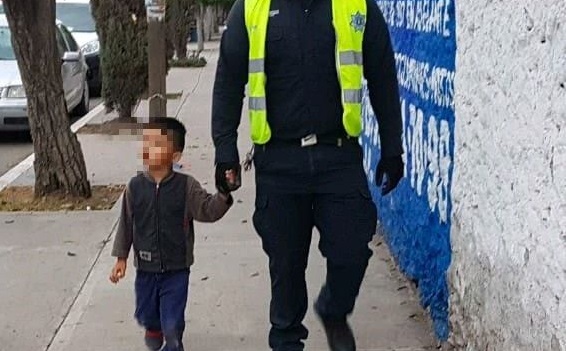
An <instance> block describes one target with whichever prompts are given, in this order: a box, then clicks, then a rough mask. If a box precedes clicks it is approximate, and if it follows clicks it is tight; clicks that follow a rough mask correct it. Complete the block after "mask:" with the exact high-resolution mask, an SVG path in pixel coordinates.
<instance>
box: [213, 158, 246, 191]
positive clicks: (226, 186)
mask: <svg viewBox="0 0 566 351" xmlns="http://www.w3.org/2000/svg"><path fill="white" fill-rule="evenodd" d="M241 170H242V167H241V166H240V164H239V163H218V164H217V165H216V173H215V178H216V189H218V191H219V192H221V193H222V194H229V193H231V192H232V191H236V190H238V189H239V188H240V186H242V172H241ZM227 171H232V172H234V177H235V178H234V182H228V179H226V172H227Z"/></svg>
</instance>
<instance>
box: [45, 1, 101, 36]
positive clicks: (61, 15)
mask: <svg viewBox="0 0 566 351" xmlns="http://www.w3.org/2000/svg"><path fill="white" fill-rule="evenodd" d="M55 12H56V16H57V19H59V20H60V21H61V22H63V23H64V24H65V25H66V26H67V27H69V28H70V30H71V31H73V32H95V31H96V26H95V23H94V18H92V14H91V12H90V5H89V4H88V3H84V4H74V3H65V2H57V3H55Z"/></svg>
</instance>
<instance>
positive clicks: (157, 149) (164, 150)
mask: <svg viewBox="0 0 566 351" xmlns="http://www.w3.org/2000/svg"><path fill="white" fill-rule="evenodd" d="M180 159H181V153H180V152H178V151H175V144H174V141H173V137H172V136H171V135H169V134H168V133H166V132H165V131H162V130H160V129H144V130H143V164H144V166H146V167H147V168H148V169H150V170H152V169H162V168H167V167H171V166H172V165H173V163H174V162H178V161H179V160H180Z"/></svg>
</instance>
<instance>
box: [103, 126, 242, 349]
mask: <svg viewBox="0 0 566 351" xmlns="http://www.w3.org/2000/svg"><path fill="white" fill-rule="evenodd" d="M185 134H186V130H185V127H184V126H183V124H182V123H181V122H179V121H178V120H176V119H173V118H165V117H163V118H154V119H151V120H150V121H149V123H148V124H147V125H146V126H144V129H143V163H144V167H145V172H144V173H143V174H139V175H138V176H136V177H134V178H132V179H131V180H130V182H129V183H128V186H127V187H126V190H125V191H124V196H123V203H122V213H121V216H120V222H119V225H118V231H117V233H116V238H115V239H114V247H113V250H112V256H114V257H117V261H116V264H115V266H114V268H113V269H112V273H111V275H110V281H111V282H113V283H118V281H120V279H122V278H124V276H125V274H126V261H127V258H128V254H129V251H130V248H131V246H132V244H133V247H134V250H133V252H134V264H135V266H136V268H137V272H136V280H135V296H136V311H135V317H136V319H137V321H138V322H139V324H140V325H141V326H143V327H144V328H145V343H146V345H147V347H148V348H149V349H150V350H160V349H161V347H162V346H163V343H164V341H165V347H164V349H163V350H167V351H182V350H183V343H182V338H183V332H184V329H185V307H186V304H187V295H188V284H189V268H190V266H191V264H192V263H193V245H194V227H193V220H197V221H201V222H214V221H217V220H219V219H220V218H221V217H222V216H224V214H225V213H226V212H227V211H228V209H229V208H230V206H231V205H232V203H233V200H232V197H231V196H230V195H229V194H221V193H218V194H216V195H211V194H208V193H207V192H206V191H205V190H204V189H203V188H202V187H201V185H200V184H199V182H198V181H196V180H195V179H194V178H192V177H191V176H188V175H184V174H181V173H176V172H174V171H173V164H174V163H176V162H178V161H179V159H180V158H181V154H182V152H183V149H184V146H185ZM226 178H227V181H233V176H232V175H231V174H226Z"/></svg>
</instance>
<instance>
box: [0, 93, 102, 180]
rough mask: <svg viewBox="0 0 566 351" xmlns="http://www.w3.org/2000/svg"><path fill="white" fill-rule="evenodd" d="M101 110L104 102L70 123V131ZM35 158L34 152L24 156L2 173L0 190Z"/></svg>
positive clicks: (20, 173)
mask: <svg viewBox="0 0 566 351" xmlns="http://www.w3.org/2000/svg"><path fill="white" fill-rule="evenodd" d="M102 111H104V104H103V103H102V102H101V103H100V104H98V105H97V106H96V107H95V108H93V109H92V110H90V111H89V113H87V114H86V115H84V116H83V117H81V118H80V119H79V120H78V121H76V122H75V123H73V124H72V125H71V131H72V132H73V133H76V132H77V130H79V129H81V128H82V127H83V126H84V125H85V124H87V123H88V122H90V121H91V120H92V119H93V118H94V117H96V116H98V115H99V114H100V113H101V112H102ZM34 160H35V154H33V153H32V154H31V155H29V156H28V157H26V158H25V159H24V160H23V161H22V162H20V163H18V164H17V165H16V166H14V167H12V168H11V169H10V170H9V171H8V172H6V173H4V175H2V176H1V177H0V191H2V190H4V189H5V188H7V187H8V186H9V185H10V184H12V183H13V182H14V181H15V180H16V179H18V178H19V177H20V176H21V175H22V174H23V173H25V172H27V170H28V169H30V168H31V167H33V161H34Z"/></svg>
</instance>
